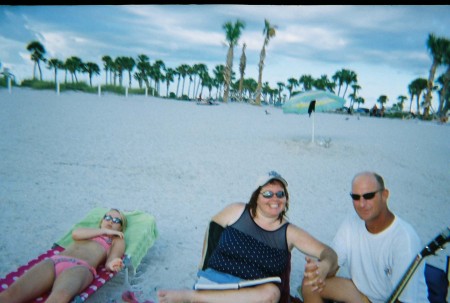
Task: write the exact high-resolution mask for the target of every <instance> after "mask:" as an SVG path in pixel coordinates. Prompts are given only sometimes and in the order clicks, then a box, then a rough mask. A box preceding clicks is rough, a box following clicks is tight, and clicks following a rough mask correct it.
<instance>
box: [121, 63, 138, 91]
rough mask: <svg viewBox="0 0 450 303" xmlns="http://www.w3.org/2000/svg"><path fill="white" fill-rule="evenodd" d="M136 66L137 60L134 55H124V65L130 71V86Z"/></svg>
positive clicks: (129, 85)
mask: <svg viewBox="0 0 450 303" xmlns="http://www.w3.org/2000/svg"><path fill="white" fill-rule="evenodd" d="M135 66H136V62H135V61H134V59H133V58H132V57H122V67H123V69H124V70H126V71H128V87H131V72H132V70H133V68H134V67H135Z"/></svg>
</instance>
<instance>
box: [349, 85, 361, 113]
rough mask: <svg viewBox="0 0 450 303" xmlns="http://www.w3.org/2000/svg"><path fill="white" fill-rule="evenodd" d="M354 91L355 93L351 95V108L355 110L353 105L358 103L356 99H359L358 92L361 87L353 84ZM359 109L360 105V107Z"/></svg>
mask: <svg viewBox="0 0 450 303" xmlns="http://www.w3.org/2000/svg"><path fill="white" fill-rule="evenodd" d="M352 89H353V93H351V94H350V95H349V97H350V106H349V107H350V108H351V109H353V103H354V102H355V101H356V99H357V98H358V90H360V89H361V86H359V85H358V84H356V83H355V84H352ZM358 108H359V105H358Z"/></svg>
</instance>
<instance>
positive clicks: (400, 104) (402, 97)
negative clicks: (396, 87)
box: [397, 95, 408, 111]
mask: <svg viewBox="0 0 450 303" xmlns="http://www.w3.org/2000/svg"><path fill="white" fill-rule="evenodd" d="M397 100H398V103H397V104H398V108H399V109H400V111H403V104H404V103H405V100H408V97H406V96H404V95H400V96H398V97H397Z"/></svg>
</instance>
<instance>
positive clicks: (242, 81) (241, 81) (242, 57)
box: [239, 43, 247, 101]
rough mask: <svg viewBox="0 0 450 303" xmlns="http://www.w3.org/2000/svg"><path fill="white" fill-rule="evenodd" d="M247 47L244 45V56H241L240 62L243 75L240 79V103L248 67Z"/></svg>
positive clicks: (240, 70)
mask: <svg viewBox="0 0 450 303" xmlns="http://www.w3.org/2000/svg"><path fill="white" fill-rule="evenodd" d="M246 47H247V44H245V43H244V45H242V54H241V60H240V64H239V73H240V75H241V78H240V79H239V101H242V88H243V86H244V75H245V67H246V65H247V56H246V55H245V48H246Z"/></svg>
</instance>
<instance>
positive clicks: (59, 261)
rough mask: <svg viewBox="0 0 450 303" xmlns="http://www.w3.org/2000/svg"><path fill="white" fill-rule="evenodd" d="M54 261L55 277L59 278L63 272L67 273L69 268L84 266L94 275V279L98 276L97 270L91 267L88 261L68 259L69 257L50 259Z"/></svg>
mask: <svg viewBox="0 0 450 303" xmlns="http://www.w3.org/2000/svg"><path fill="white" fill-rule="evenodd" d="M50 259H51V260H53V263H54V264H55V275H56V277H58V276H59V275H60V274H61V273H62V272H63V271H65V270H66V269H68V268H72V267H75V266H84V267H86V268H87V269H89V271H90V272H91V273H92V274H93V275H94V277H95V276H96V275H97V271H96V270H95V268H93V267H92V266H90V265H89V264H88V263H87V262H86V261H84V260H81V259H77V258H73V257H67V256H58V255H56V256H53V257H51V258H50Z"/></svg>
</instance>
